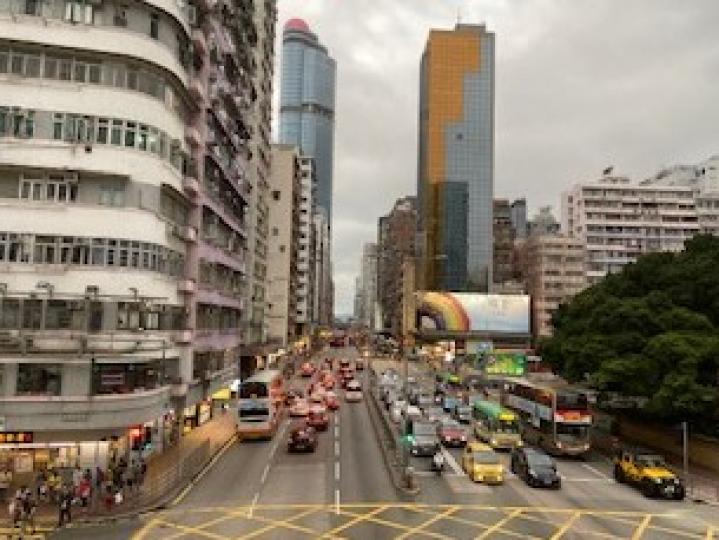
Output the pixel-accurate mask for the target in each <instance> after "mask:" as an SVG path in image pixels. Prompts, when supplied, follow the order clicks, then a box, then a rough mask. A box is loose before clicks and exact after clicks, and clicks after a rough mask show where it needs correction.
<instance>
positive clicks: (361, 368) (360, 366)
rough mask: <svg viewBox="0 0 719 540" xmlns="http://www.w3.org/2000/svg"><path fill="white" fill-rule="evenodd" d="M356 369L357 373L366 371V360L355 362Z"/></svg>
mask: <svg viewBox="0 0 719 540" xmlns="http://www.w3.org/2000/svg"><path fill="white" fill-rule="evenodd" d="M355 369H356V370H357V371H364V360H355Z"/></svg>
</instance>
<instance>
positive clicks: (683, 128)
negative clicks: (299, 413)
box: [278, 0, 719, 314]
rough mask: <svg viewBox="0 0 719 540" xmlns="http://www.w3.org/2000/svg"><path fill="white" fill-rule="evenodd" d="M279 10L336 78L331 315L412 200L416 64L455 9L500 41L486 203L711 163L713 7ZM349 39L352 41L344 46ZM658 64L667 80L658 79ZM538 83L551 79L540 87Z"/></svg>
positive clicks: (535, 200)
mask: <svg viewBox="0 0 719 540" xmlns="http://www.w3.org/2000/svg"><path fill="white" fill-rule="evenodd" d="M278 4H279V21H278V28H281V27H282V25H283V24H284V23H285V22H286V21H287V20H288V19H289V18H292V17H301V18H304V19H305V20H307V21H308V23H309V24H310V26H311V27H312V29H313V31H315V32H316V33H317V34H318V35H320V36H321V39H322V42H323V43H324V44H325V45H326V46H327V47H328V48H329V49H330V50H331V51H332V54H333V56H334V57H335V58H336V60H337V62H338V65H339V66H340V68H339V70H338V79H337V88H338V101H337V132H336V144H335V175H334V177H335V201H334V207H335V219H334V227H333V236H334V238H335V240H334V242H333V246H334V248H333V259H334V264H335V280H336V289H337V303H338V305H337V310H336V311H337V313H340V314H342V313H351V312H352V296H353V289H354V281H353V280H354V276H355V275H356V274H357V273H358V271H359V267H358V265H359V261H358V258H357V257H356V253H357V251H358V250H359V249H361V246H362V244H363V243H364V242H366V241H370V240H374V239H375V236H376V220H377V218H378V217H379V216H380V215H383V214H385V213H387V212H388V211H389V210H390V209H391V206H392V204H393V201H394V200H395V199H396V198H399V197H402V196H405V195H412V194H414V191H415V190H414V185H415V179H416V165H417V164H416V145H417V126H416V122H417V119H416V108H417V104H418V102H417V95H416V94H417V88H416V87H417V84H416V81H417V80H418V76H419V75H418V73H419V69H418V67H419V58H420V56H421V52H422V49H423V47H424V43H425V40H426V36H427V32H428V31H429V29H430V28H432V27H439V28H442V27H451V26H452V25H453V24H454V23H455V22H456V18H457V13H458V8H461V12H462V21H463V22H466V23H481V22H484V23H486V24H487V27H488V28H491V29H492V31H494V32H495V34H496V35H497V83H496V85H497V90H496V92H497V94H496V95H497V112H496V136H497V143H496V172H495V196H496V197H507V198H510V199H514V198H517V197H522V196H525V197H526V198H527V203H528V205H529V208H530V214H533V213H534V211H535V210H536V209H537V208H538V207H540V206H544V205H547V204H550V205H552V206H553V208H554V211H555V212H558V211H559V203H560V193H561V191H562V190H564V189H567V188H568V187H569V186H571V185H572V184H573V183H575V182H577V181H581V180H585V179H591V178H593V177H595V176H597V175H598V174H599V173H600V172H601V170H602V169H603V168H604V167H606V166H608V165H612V164H614V165H616V170H617V172H618V173H621V174H626V175H628V176H630V177H631V178H634V179H636V180H641V179H643V178H646V177H648V176H650V175H652V174H654V173H655V172H656V171H657V169H659V168H661V167H662V166H664V165H671V164H673V163H678V162H688V163H695V162H698V161H700V160H702V159H705V158H706V156H709V155H711V154H713V153H714V152H715V151H716V150H717V145H716V144H715V141H714V139H713V138H712V137H711V136H709V135H708V134H709V133H710V132H711V130H712V125H716V122H717V121H718V120H719V114H718V113H717V111H714V110H710V109H707V108H706V107H704V106H703V105H702V104H704V103H707V102H708V101H707V100H708V99H709V95H710V93H711V91H712V87H713V85H714V84H716V83H717V82H719V72H718V71H717V70H716V69H711V66H712V65H713V64H712V62H713V60H712V58H713V57H714V56H715V52H714V51H715V50H716V46H715V44H714V43H713V41H712V40H713V37H712V36H713V34H712V29H711V25H710V21H711V20H712V19H713V18H712V17H710V16H707V14H708V13H710V12H711V11H712V10H714V11H717V10H719V6H717V5H715V4H714V3H710V2H696V3H692V4H691V5H682V6H677V5H675V4H672V5H669V4H660V3H656V2H639V3H637V4H636V5H634V4H633V5H632V6H626V5H624V4H622V3H620V2H614V1H608V2H603V3H602V4H598V5H593V6H591V7H589V8H586V9H580V7H579V6H576V5H573V4H572V3H571V2H551V3H549V2H537V3H532V4H528V3H523V4H511V5H508V4H505V3H500V2H458V1H451V2H443V3H430V2H423V3H417V2H413V1H408V0H405V1H402V0H398V1H397V2H394V3H393V4H392V6H391V8H387V5H386V3H380V2H379V1H376V2H375V3H373V5H374V6H375V7H376V9H369V8H370V7H372V6H367V5H363V6H362V7H360V6H357V5H353V4H351V3H339V4H337V3H332V4H331V5H330V4H329V3H328V2H325V1H317V2H311V3H299V2H296V1H295V0H280V1H279V2H278ZM639 14H641V17H637V16H634V15H639ZM675 20H677V21H681V24H678V25H677V26H676V28H675V29H674V31H673V32H672V33H671V34H670V35H665V34H658V33H656V32H655V31H654V30H653V29H654V28H656V27H663V26H666V25H667V24H670V23H671V22H673V21H675ZM640 21H641V22H640ZM602 26H604V27H606V28H607V29H606V31H605V32H609V33H611V34H612V37H613V39H612V41H611V44H609V45H606V44H605V43H604V41H603V40H604V36H605V33H601V34H600V33H599V32H598V31H597V28H599V27H602ZM350 33H351V34H352V35H355V36H357V39H353V40H348V39H345V38H346V36H347V35H349V34H350ZM278 39H279V38H278ZM700 44H704V45H705V46H704V47H702V46H700ZM648 50H651V51H656V53H655V54H652V55H646V54H645V52H646V51H648ZM662 51H663V52H662ZM668 54H671V56H672V58H673V62H672V70H671V72H669V71H667V70H663V69H662V65H663V60H662V58H665V57H666V55H668ZM558 66H561V67H562V70H561V71H557V70H556V69H554V68H557V67H558ZM548 70H551V71H552V73H555V75H554V76H553V77H551V78H543V74H544V73H547V72H548ZM603 74H606V75H607V77H608V76H611V77H612V78H613V81H614V82H613V84H612V85H607V84H605V83H604V81H605V80H608V79H607V78H606V77H605V76H604V75H603ZM540 78H541V80H542V84H541V85H539V86H538V85H536V84H534V83H533V81H535V80H539V79H540ZM530 88H531V90H532V91H533V94H532V96H531V97H532V99H527V98H526V92H527V90H528V89H530ZM631 104H640V105H639V106H634V105H631ZM630 105H631V106H630ZM662 126H664V127H662ZM666 126H671V129H667V127H666ZM350 153H352V156H351V157H350V155H349V154H350ZM517 156H521V159H519V158H518V157H517ZM370 157H372V159H370ZM357 186H362V189H357Z"/></svg>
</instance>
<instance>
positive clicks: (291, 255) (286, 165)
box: [266, 144, 302, 347]
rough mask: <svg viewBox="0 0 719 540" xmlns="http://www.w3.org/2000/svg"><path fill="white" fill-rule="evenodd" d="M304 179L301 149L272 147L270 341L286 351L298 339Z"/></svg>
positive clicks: (269, 286)
mask: <svg viewBox="0 0 719 540" xmlns="http://www.w3.org/2000/svg"><path fill="white" fill-rule="evenodd" d="M301 175H302V168H301V165H300V155H299V151H298V148H297V147H296V146H293V145H289V144H275V145H272V174H271V175H270V213H269V216H270V243H269V256H268V257H267V263H268V269H269V270H268V271H269V273H268V290H269V303H268V313H267V314H266V318H267V323H268V324H267V337H268V339H269V340H270V341H272V342H276V343H278V344H281V345H282V347H287V345H288V344H291V343H292V342H293V341H294V338H295V336H296V335H297V333H296V327H295V321H296V314H297V289H298V285H299V273H298V260H299V259H298V253H299V234H300V227H299V224H300V197H301V181H302V176H301Z"/></svg>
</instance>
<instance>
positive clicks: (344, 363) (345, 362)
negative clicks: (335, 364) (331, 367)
mask: <svg viewBox="0 0 719 540" xmlns="http://www.w3.org/2000/svg"><path fill="white" fill-rule="evenodd" d="M351 365H352V364H351V362H350V361H349V358H340V371H341V370H343V369H350V370H351V369H352V368H351Z"/></svg>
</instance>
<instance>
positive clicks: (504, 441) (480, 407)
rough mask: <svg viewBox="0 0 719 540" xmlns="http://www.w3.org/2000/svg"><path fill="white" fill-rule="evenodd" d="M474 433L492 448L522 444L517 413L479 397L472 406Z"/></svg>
mask: <svg viewBox="0 0 719 540" xmlns="http://www.w3.org/2000/svg"><path fill="white" fill-rule="evenodd" d="M472 416H473V418H474V434H475V435H476V436H477V438H478V439H480V440H481V441H485V442H486V443H487V444H489V445H490V446H491V447H492V448H495V449H504V450H511V449H512V448H514V447H516V446H522V438H521V437H520V435H519V421H518V420H519V419H518V418H517V415H516V414H515V413H514V412H512V411H510V410H509V409H505V408H504V407H502V406H501V405H500V404H499V403H496V402H494V401H485V400H481V399H478V400H476V401H475V402H474V405H473V407H472Z"/></svg>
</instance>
